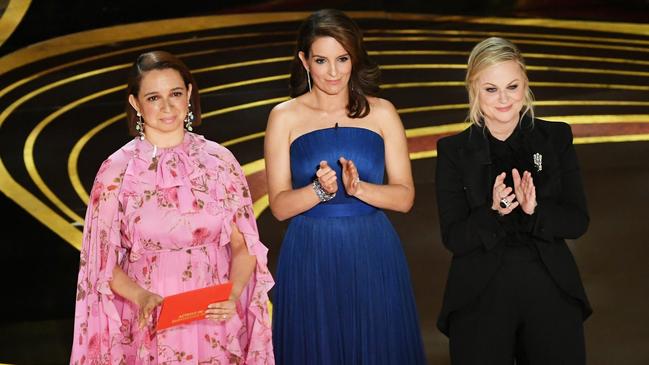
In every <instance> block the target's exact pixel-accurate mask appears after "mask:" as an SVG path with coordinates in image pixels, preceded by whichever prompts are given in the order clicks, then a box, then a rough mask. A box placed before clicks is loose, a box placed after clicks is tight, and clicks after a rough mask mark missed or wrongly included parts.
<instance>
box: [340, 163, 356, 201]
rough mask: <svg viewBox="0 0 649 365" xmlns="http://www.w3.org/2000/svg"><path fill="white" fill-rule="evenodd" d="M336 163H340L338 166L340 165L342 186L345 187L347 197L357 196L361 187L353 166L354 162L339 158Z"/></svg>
mask: <svg viewBox="0 0 649 365" xmlns="http://www.w3.org/2000/svg"><path fill="white" fill-rule="evenodd" d="M338 161H340V164H341V165H342V172H343V185H344V186H345V191H346V192H347V194H348V195H351V196H355V195H356V194H358V191H359V189H360V186H361V179H360V176H359V174H358V169H356V165H354V161H352V160H348V159H346V158H344V157H340V159H339V160H338Z"/></svg>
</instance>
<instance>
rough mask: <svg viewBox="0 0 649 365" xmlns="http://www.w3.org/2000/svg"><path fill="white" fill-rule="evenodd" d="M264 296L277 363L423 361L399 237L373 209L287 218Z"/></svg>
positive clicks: (338, 363)
mask: <svg viewBox="0 0 649 365" xmlns="http://www.w3.org/2000/svg"><path fill="white" fill-rule="evenodd" d="M334 215H335V214H334ZM272 300H273V344H274V349H275V359H276V362H277V364H283V365H298V364H299V365H311V364H314V365H315V364H323V365H331V364H336V365H345V364H367V365H370V364H371V365H376V364H393V365H397V364H398V365H400V364H408V365H410V364H413V365H415V364H425V363H426V360H425V356H424V351H423V345H422V340H421V332H420V329H419V320H418V315H417V309H416V307H415V303H414V297H413V293H412V287H411V284H410V275H409V272H408V267H407V263H406V260H405V257H404V254H403V250H402V247H401V242H400V240H399V237H398V236H397V234H396V232H395V231H394V228H393V227H392V225H391V223H390V222H389V221H388V219H387V217H386V216H385V214H384V213H383V212H382V211H380V210H376V209H374V208H370V209H369V210H368V211H365V212H362V213H361V214H358V215H352V216H324V217H323V216H318V215H317V214H314V215H311V216H310V215H309V214H303V215H299V216H296V217H294V218H293V219H292V221H291V223H290V225H289V228H288V230H287V233H286V235H285V237H284V241H283V243H282V247H281V252H280V257H279V263H278V267H277V273H276V285H275V288H274V293H273V298H272Z"/></svg>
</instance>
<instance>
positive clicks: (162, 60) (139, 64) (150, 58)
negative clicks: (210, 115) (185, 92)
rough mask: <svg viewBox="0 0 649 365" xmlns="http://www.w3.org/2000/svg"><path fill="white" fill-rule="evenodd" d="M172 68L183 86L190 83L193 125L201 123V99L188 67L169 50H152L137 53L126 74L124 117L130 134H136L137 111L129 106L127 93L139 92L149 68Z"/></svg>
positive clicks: (136, 93) (135, 94) (134, 93)
mask: <svg viewBox="0 0 649 365" xmlns="http://www.w3.org/2000/svg"><path fill="white" fill-rule="evenodd" d="M169 68H170V69H174V70H176V71H178V73H179V74H180V76H181V77H182V78H183V81H184V82H185V87H187V88H189V85H190V84H191V85H192V94H191V96H190V97H189V101H190V102H191V104H192V111H193V112H194V121H193V122H192V125H193V126H198V125H200V124H201V100H200V97H199V96H198V85H196V81H194V77H193V76H192V74H191V72H189V68H187V66H185V64H184V63H183V62H182V61H181V60H179V59H178V58H177V57H176V56H174V55H172V54H171V53H169V52H165V51H152V52H147V53H143V54H141V55H139V56H138V57H137V60H136V61H135V63H133V66H131V70H130V71H129V74H128V89H127V92H126V119H127V121H128V130H129V133H130V134H131V135H132V136H136V135H137V134H138V132H137V131H136V130H135V124H136V122H137V119H138V118H137V111H136V110H135V109H134V108H133V107H132V106H131V104H130V103H129V102H128V97H129V95H133V96H134V97H136V98H137V95H138V94H139V93H140V85H141V84H142V77H143V76H144V74H145V73H147V72H149V71H151V70H165V69H169Z"/></svg>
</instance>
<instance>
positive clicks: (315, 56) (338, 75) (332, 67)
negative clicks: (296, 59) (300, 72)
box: [299, 37, 352, 95]
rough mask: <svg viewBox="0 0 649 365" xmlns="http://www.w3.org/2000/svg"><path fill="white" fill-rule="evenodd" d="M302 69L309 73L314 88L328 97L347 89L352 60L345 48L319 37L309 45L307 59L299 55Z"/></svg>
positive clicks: (336, 42)
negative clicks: (309, 50)
mask: <svg viewBox="0 0 649 365" xmlns="http://www.w3.org/2000/svg"><path fill="white" fill-rule="evenodd" d="M299 56H300V59H301V60H302V64H303V65H304V67H305V68H306V69H307V70H309V72H310V73H311V79H312V80H313V85H314V87H315V88H317V89H319V90H321V91H323V92H324V93H326V94H329V95H336V94H338V93H340V92H342V91H345V90H346V89H347V85H348V82H349V78H350V76H351V74H352V59H351V57H350V55H349V53H348V52H347V50H345V48H344V47H343V46H342V45H341V44H340V43H339V42H338V41H337V40H335V39H334V38H332V37H319V38H317V39H316V40H315V41H314V42H313V43H312V44H311V52H310V55H309V58H308V59H306V55H305V54H304V53H303V52H300V54H299Z"/></svg>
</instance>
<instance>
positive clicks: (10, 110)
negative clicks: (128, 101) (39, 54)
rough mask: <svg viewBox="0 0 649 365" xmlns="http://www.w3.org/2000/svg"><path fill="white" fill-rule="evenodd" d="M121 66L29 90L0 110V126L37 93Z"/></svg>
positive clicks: (86, 73)
mask: <svg viewBox="0 0 649 365" xmlns="http://www.w3.org/2000/svg"><path fill="white" fill-rule="evenodd" d="M121 67H122V66H120V65H117V66H110V67H105V68H102V69H99V70H93V71H89V72H84V73H80V74H77V75H73V76H70V77H67V78H65V79H61V80H57V81H55V82H52V83H50V84H47V85H45V86H41V87H39V88H38V89H36V90H33V91H30V92H28V93H26V94H25V95H23V96H21V97H20V98H19V99H18V100H16V101H14V102H13V103H11V104H10V105H9V106H8V107H7V108H6V109H5V110H3V111H2V113H0V127H2V124H3V123H4V121H5V120H6V119H7V117H8V116H9V115H10V114H11V113H13V112H14V110H16V109H17V108H18V107H19V106H21V105H22V104H24V103H25V102H27V101H28V100H29V99H32V98H33V97H35V96H37V95H40V94H42V93H44V92H46V91H49V90H52V89H54V88H57V87H59V86H61V85H65V84H68V83H70V82H74V81H77V80H81V79H84V78H86V77H91V76H96V75H99V74H101V73H104V72H109V71H114V70H118V69H120V68H121ZM122 87H123V86H122Z"/></svg>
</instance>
